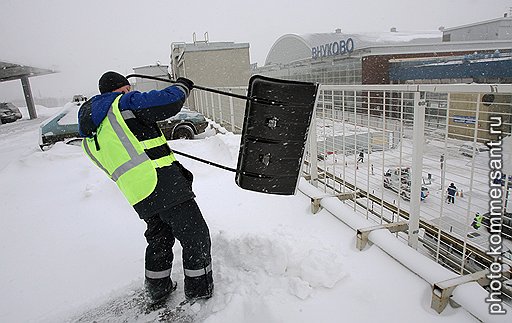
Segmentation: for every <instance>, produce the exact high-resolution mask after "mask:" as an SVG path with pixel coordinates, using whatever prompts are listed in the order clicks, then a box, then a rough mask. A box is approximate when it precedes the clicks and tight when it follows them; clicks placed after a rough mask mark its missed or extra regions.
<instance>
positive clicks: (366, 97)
mask: <svg viewBox="0 0 512 323" xmlns="http://www.w3.org/2000/svg"><path fill="white" fill-rule="evenodd" d="M224 90H226V89H224ZM228 91H237V92H235V93H239V94H246V93H245V89H244V88H236V89H228ZM194 104H195V107H196V109H197V110H198V111H200V112H201V113H203V114H205V115H206V116H207V117H209V118H210V119H212V120H214V121H215V122H217V123H219V124H221V125H223V126H224V127H226V129H228V130H229V131H232V132H234V133H240V130H241V129H242V125H243V116H244V111H245V101H243V100H238V99H234V100H233V99H232V98H228V97H222V96H219V95H215V94H212V93H206V92H200V93H197V92H196V95H195V96H194ZM511 128H512V85H477V84H469V85H467V84H455V85H426V84H422V85H346V86H345V85H321V86H320V89H319V93H318V98H317V106H316V110H315V117H314V118H313V122H312V125H311V127H310V134H309V140H308V145H307V152H306V158H305V160H304V167H303V171H304V174H305V176H307V178H308V179H309V180H310V182H311V183H312V184H313V185H315V186H316V187H318V188H319V189H321V190H323V191H324V192H326V193H329V194H333V195H336V194H341V195H343V196H352V197H353V198H352V199H344V203H346V204H348V205H350V206H351V207H352V208H353V210H354V211H356V212H357V213H360V214H361V215H362V216H364V217H365V218H366V219H368V220H371V221H373V222H375V223H377V224H389V223H397V222H400V221H407V223H408V230H407V231H406V232H401V233H397V234H396V236H397V238H399V239H402V240H403V241H406V242H407V243H408V245H409V246H411V247H412V248H414V249H416V250H418V252H421V253H423V254H425V255H427V256H429V257H432V259H434V260H435V261H437V262H439V263H441V264H442V265H443V266H445V267H448V268H450V269H451V270H453V271H454V272H456V273H458V274H461V275H464V274H468V273H474V272H478V271H480V270H485V269H488V268H489V266H490V265H491V264H492V263H494V262H496V261H497V260H496V259H497V258H496V257H493V256H492V255H489V254H488V251H489V250H490V248H491V247H492V244H493V241H490V239H492V238H495V239H497V238H496V237H497V236H499V237H500V244H501V246H502V248H501V249H500V251H506V250H508V249H509V248H510V249H512V242H511V240H510V239H511V236H510V231H511V228H510V225H511V224H510V222H509V221H510V220H507V219H510V215H507V213H505V214H504V215H503V216H502V217H501V218H500V224H501V225H500V232H501V235H499V234H498V235H496V232H495V230H492V229H493V228H491V227H490V225H491V224H493V223H497V222H496V221H495V220H497V219H496V218H492V214H491V215H490V216H491V218H492V219H489V218H486V217H485V216H486V215H489V212H490V207H489V205H490V203H493V196H492V193H491V190H492V188H493V187H494V188H496V189H497V190H499V191H500V192H502V195H500V200H501V202H500V203H501V204H500V205H502V206H504V208H506V210H507V212H511V213H512V194H511V193H512V192H511V191H512V188H510V185H512V177H510V178H506V177H505V178H492V177H491V176H490V174H491V171H492V170H491V168H490V160H491V159H493V158H494V160H499V159H500V156H501V155H500V153H501V152H502V151H499V150H498V149H491V150H489V149H488V148H486V145H485V144H484V143H487V142H492V143H496V144H497V143H499V142H501V141H500V138H501V140H502V139H503V138H506V137H510V135H511ZM493 131H494V132H499V135H498V134H493V133H492V132H493ZM511 145H512V144H511ZM491 147H493V146H491ZM495 147H497V146H494V148H495ZM501 148H503V147H501ZM509 149H510V148H509ZM490 155H493V156H490ZM510 175H512V174H507V176H510ZM494 177H496V176H494ZM452 183H453V184H454V186H455V187H456V188H455V196H454V197H453V199H454V203H448V201H449V197H450V196H449V193H448V192H449V191H450V192H452V190H451V189H450V190H449V189H448V188H449V186H450V184H452ZM351 193H353V194H351ZM350 194H351V195H350ZM494 200H495V201H494V202H496V203H497V202H498V201H497V200H496V199H494ZM498 204H499V203H498ZM478 214H480V215H483V216H484V219H483V221H482V222H481V223H480V222H479V221H477V219H475V217H476V215H478ZM507 216H508V217H507ZM493 221H495V222H493ZM474 222H475V223H474ZM479 224H480V227H478V225H479ZM500 257H501V258H500V259H499V261H500V263H505V264H507V263H509V264H512V254H511V253H510V252H508V253H507V252H504V253H503V254H502V255H500ZM506 257H511V258H510V259H506ZM506 278H507V277H503V279H506ZM508 278H510V277H508ZM504 290H505V287H504ZM511 293H512V287H510V288H509V289H508V290H505V293H504V295H505V297H508V298H510V297H511V296H512V294H511ZM509 301H510V300H509Z"/></svg>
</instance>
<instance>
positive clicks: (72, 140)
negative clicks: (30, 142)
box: [39, 103, 82, 150]
mask: <svg viewBox="0 0 512 323" xmlns="http://www.w3.org/2000/svg"><path fill="white" fill-rule="evenodd" d="M79 109H80V104H77V103H67V104H66V105H65V106H64V108H63V109H62V110H61V111H60V112H58V113H57V114H55V115H54V116H53V117H50V118H49V119H47V120H46V121H44V122H43V123H41V125H40V126H39V147H41V149H42V150H45V149H47V148H49V147H51V146H52V145H53V144H55V143H56V142H59V141H63V142H65V143H67V144H77V145H79V144H81V142H82V139H81V138H79V136H78V110H79Z"/></svg>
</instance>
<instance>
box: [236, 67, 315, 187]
mask: <svg viewBox="0 0 512 323" xmlns="http://www.w3.org/2000/svg"><path fill="white" fill-rule="evenodd" d="M317 90H318V84H315V83H307V82H298V81H288V80H280V79H273V78H269V77H264V76H260V75H255V76H253V77H251V79H250V80H249V90H248V95H247V96H248V97H249V98H252V99H251V100H247V104H246V106H245V117H244V126H243V129H242V140H241V144H240V152H239V156H238V165H237V175H236V178H235V181H236V183H237V185H238V186H240V187H241V188H243V189H247V190H251V191H256V192H262V193H269V194H280V195H293V194H295V191H296V189H297V184H298V180H299V175H300V170H301V166H302V158H303V156H304V149H305V146H306V140H307V138H308V131H309V126H310V124H311V117H312V115H313V110H314V108H315V101H316V95H317Z"/></svg>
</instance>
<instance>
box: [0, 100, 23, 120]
mask: <svg viewBox="0 0 512 323" xmlns="http://www.w3.org/2000/svg"><path fill="white" fill-rule="evenodd" d="M21 117H22V115H21V112H20V109H18V107H17V106H15V105H14V104H12V103H10V102H3V103H0V121H1V122H0V123H8V122H14V121H16V120H18V119H21Z"/></svg>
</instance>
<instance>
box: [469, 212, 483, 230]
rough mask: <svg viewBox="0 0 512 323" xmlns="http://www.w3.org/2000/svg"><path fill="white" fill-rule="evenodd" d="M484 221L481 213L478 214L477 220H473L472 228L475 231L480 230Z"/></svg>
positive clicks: (476, 215)
mask: <svg viewBox="0 0 512 323" xmlns="http://www.w3.org/2000/svg"><path fill="white" fill-rule="evenodd" d="M482 220H483V216H482V215H481V214H480V213H479V212H476V214H475V218H474V219H473V223H471V226H472V227H473V228H474V229H475V230H478V229H480V227H481V226H482Z"/></svg>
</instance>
